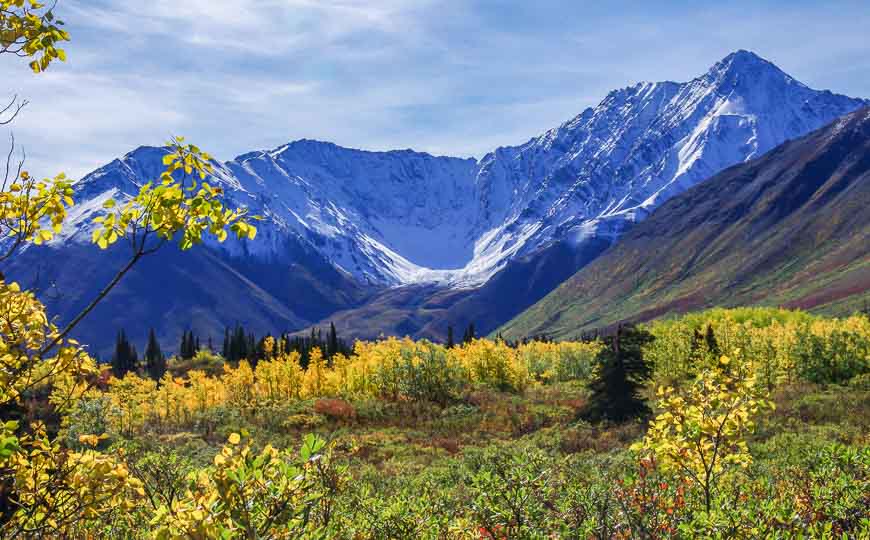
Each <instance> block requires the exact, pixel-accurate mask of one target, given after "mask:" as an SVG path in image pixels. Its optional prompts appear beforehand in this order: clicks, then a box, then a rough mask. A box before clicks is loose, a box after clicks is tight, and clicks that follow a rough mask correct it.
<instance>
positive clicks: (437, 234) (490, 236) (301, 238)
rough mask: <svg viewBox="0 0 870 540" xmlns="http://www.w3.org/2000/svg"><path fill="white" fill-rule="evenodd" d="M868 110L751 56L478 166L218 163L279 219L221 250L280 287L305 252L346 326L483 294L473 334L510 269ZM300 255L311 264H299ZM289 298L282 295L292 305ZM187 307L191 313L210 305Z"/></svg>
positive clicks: (322, 146) (253, 205) (457, 162)
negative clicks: (402, 296) (404, 307)
mask: <svg viewBox="0 0 870 540" xmlns="http://www.w3.org/2000/svg"><path fill="white" fill-rule="evenodd" d="M867 103H868V102H867V101H866V100H862V99H856V98H849V97H847V96H842V95H839V94H833V93H831V92H830V91H817V90H812V89H810V88H808V87H807V86H805V85H803V84H801V83H799V82H797V81H796V80H795V79H793V78H792V77H790V76H788V75H786V74H785V73H783V72H782V71H781V70H779V69H778V68H776V66H775V65H773V64H772V63H770V62H767V61H766V60H763V59H761V58H760V57H758V56H757V55H755V54H754V53H749V52H746V51H738V52H736V53H733V54H731V55H729V56H728V57H726V58H724V59H723V60H721V61H720V62H717V63H716V64H714V66H713V67H711V68H710V69H709V70H708V71H707V72H706V73H704V74H702V75H700V76H699V77H696V78H694V79H692V80H691V81H688V82H685V83H675V82H664V83H638V84H636V85H634V86H630V87H626V88H624V89H619V90H614V91H612V92H610V93H609V94H608V95H607V97H605V98H604V100H602V101H601V103H599V104H598V105H597V106H595V107H589V108H587V109H586V110H584V111H582V112H581V113H580V114H578V115H576V116H575V117H574V118H572V119H570V120H568V121H567V122H564V123H563V124H561V125H560V126H558V127H555V128H553V129H551V130H548V131H547V132H545V133H543V134H541V135H539V136H537V137H533V138H531V139H529V140H528V141H527V142H526V143H524V144H521V145H519V146H507V147H501V148H499V149H496V150H495V151H493V152H490V153H488V154H486V155H485V156H483V157H482V158H481V159H480V160H476V159H474V158H452V157H449V156H434V155H431V154H428V153H425V152H415V151H413V150H395V151H388V152H377V151H371V150H357V149H348V148H343V147H341V146H338V145H336V144H333V143H324V142H318V141H313V140H311V139H300V140H299V141H294V142H291V143H288V144H284V145H281V146H278V147H276V148H274V149H272V150H261V151H254V152H248V153H245V154H242V155H240V156H239V157H237V158H235V159H232V160H229V161H226V162H222V163H218V162H215V171H214V174H213V176H212V178H211V179H210V180H209V181H210V182H213V183H217V184H220V185H221V186H222V187H223V188H224V192H225V196H226V198H227V201H228V203H229V204H232V205H240V206H247V207H249V208H250V209H251V210H252V212H253V213H256V214H260V215H263V216H264V217H265V218H266V219H265V221H264V222H261V223H260V224H259V234H258V235H257V238H256V239H255V240H254V241H241V242H227V243H225V244H216V243H209V244H208V245H207V248H208V249H210V250H212V251H213V252H214V253H215V254H216V256H219V257H221V258H222V260H226V261H228V262H230V263H231V266H232V265H236V264H237V261H240V260H241V261H244V260H248V259H251V260H254V261H259V263H258V264H271V265H274V266H275V267H276V268H277V269H278V271H279V272H280V273H282V275H284V274H283V273H284V272H286V271H287V269H289V268H291V267H293V265H294V264H296V263H297V261H296V260H294V257H295V256H296V255H294V253H297V252H298V251H300V250H301V251H302V252H305V253H306V255H305V257H304V261H305V263H304V264H303V266H305V265H308V264H310V265H313V266H312V268H314V267H317V268H321V269H323V268H326V267H325V266H323V265H324V264H325V265H327V266H330V267H331V268H332V270H330V271H329V272H328V274H330V275H331V276H333V277H330V278H329V279H331V280H332V283H341V284H342V285H340V286H341V287H346V288H347V290H348V292H347V294H337V295H332V294H330V295H329V296H335V298H336V299H338V298H340V299H341V300H340V301H338V300H337V301H335V302H333V301H330V303H329V305H330V306H332V307H333V308H335V310H336V312H339V311H347V310H354V309H357V308H362V307H364V306H365V304H366V302H367V301H377V298H378V293H377V291H379V290H384V289H389V288H393V287H404V286H409V285H415V286H416V285H421V286H425V287H424V290H425V288H426V287H428V286H429V285H432V286H433V287H435V288H436V289H437V288H445V287H446V288H449V289H454V290H457V291H472V292H471V293H470V294H471V296H472V297H474V298H470V299H469V298H468V296H469V295H467V294H462V295H452V296H451V295H448V296H449V297H451V298H455V299H456V301H457V303H461V304H462V305H463V306H465V308H462V309H460V308H455V309H452V310H451V309H449V308H445V309H444V314H446V315H445V316H447V317H450V318H451V319H452V318H455V319H457V320H463V318H464V317H468V316H470V314H471V313H479V312H480V309H481V306H485V305H487V302H486V301H484V300H482V299H483V298H486V295H487V294H489V295H494V296H492V298H500V297H501V296H502V295H503V294H506V293H507V291H504V292H500V291H495V292H492V290H493V289H492V287H490V292H487V293H486V294H484V293H482V292H480V291H481V289H482V287H483V286H484V285H485V284H486V283H488V282H489V281H490V280H491V279H493V278H494V277H495V276H498V275H500V273H503V272H505V271H507V269H508V268H509V267H511V268H513V269H512V270H510V271H509V272H508V274H510V275H511V276H512V277H511V278H510V279H504V280H503V281H501V283H517V279H519V278H518V276H520V275H522V272H519V270H517V268H525V269H526V271H529V272H533V269H534V268H536V267H539V265H537V264H536V263H534V261H531V260H532V259H534V258H535V257H537V256H543V255H540V254H543V253H545V252H547V249H548V248H549V247H550V246H553V245H554V244H560V245H563V246H570V247H571V249H573V250H574V251H575V252H577V253H587V254H592V253H595V254H596V255H597V252H599V251H600V250H601V248H602V246H606V245H609V244H610V243H612V242H614V241H615V240H616V239H617V238H619V237H620V235H621V234H623V232H624V231H625V230H627V229H630V228H631V227H632V226H633V225H634V224H635V223H636V222H639V221H642V220H643V219H644V218H645V217H646V216H647V215H648V214H649V213H650V212H651V211H653V210H654V209H655V208H656V207H657V206H658V205H660V204H661V203H662V202H663V201H665V200H667V199H669V198H670V197H671V196H673V195H675V194H678V193H681V192H683V191H685V190H686V189H688V188H689V187H691V186H693V185H696V184H697V183H699V182H701V181H703V180H704V179H706V178H708V177H709V176H712V175H713V174H715V173H717V172H719V171H720V170H722V169H724V168H727V167H729V166H731V165H734V164H737V163H742V162H745V161H746V160H747V159H751V158H752V157H753V156H756V155H757V154H758V153H760V152H762V151H767V150H770V149H772V148H773V147H775V146H777V145H779V144H781V143H782V142H784V141H786V140H789V139H792V138H795V137H799V136H801V135H804V134H805V133H807V132H809V131H811V130H812V129H815V128H818V127H820V126H821V125H824V124H826V123H828V122H830V121H832V120H833V119H834V118H836V117H839V116H841V115H842V114H845V113H848V112H851V111H852V110H854V109H856V108H858V107H860V106H862V105H865V104H867ZM161 152H165V150H162V149H160V148H156V147H139V148H137V149H135V150H134V151H131V152H129V153H127V154H126V155H125V156H124V157H123V158H120V159H116V160H113V161H112V162H110V163H109V164H107V165H105V166H104V167H101V168H100V169H98V170H97V171H95V172H94V173H91V174H90V175H88V176H86V177H85V178H83V179H82V180H80V181H79V182H76V184H75V186H74V189H75V196H74V198H75V199H76V201H77V208H75V209H74V211H73V212H71V215H70V219H69V220H68V221H67V223H66V224H65V227H64V232H63V233H62V234H61V235H59V236H58V237H57V238H56V239H55V240H54V241H53V242H51V243H50V245H49V246H48V248H49V249H55V250H63V249H65V247H66V246H67V245H69V244H77V243H78V244H81V243H87V238H88V236H89V235H88V234H87V233H88V230H89V227H90V226H91V225H89V223H90V221H91V219H92V218H93V217H94V216H95V215H97V214H99V213H100V212H101V211H102V209H101V206H102V205H101V201H102V200H105V199H106V198H108V197H110V196H111V197H116V198H121V199H124V198H126V197H130V196H131V195H132V194H133V193H135V191H136V190H137V189H138V186H139V185H141V184H142V183H144V182H145V181H147V180H149V179H153V178H156V177H158V176H159V172H160V171H161V169H162V163H161V158H162V155H161ZM288 245H291V246H298V248H299V249H298V250H297V249H296V248H294V249H291V250H289V251H288V249H287V247H286V246H288ZM82 256H85V255H82ZM33 257H34V258H35V259H38V257H37V256H35V255H33ZM552 260H556V259H552ZM561 260H565V261H570V263H567V264H570V265H571V268H570V272H571V273H573V272H574V271H576V270H579V269H580V267H581V266H582V265H585V264H586V263H588V262H589V260H591V259H590V257H587V256H583V257H579V258H578V257H571V256H567V255H565V256H564V257H563V259H561ZM232 261H236V262H232ZM515 261H516V262H519V261H531V262H530V263H528V264H526V263H523V264H519V263H518V264H517V265H512V264H511V263H513V262H515ZM303 266H298V265H297V266H296V268H297V269H298V268H303ZM303 274H306V275H307V276H308V277H309V278H310V279H309V280H308V281H307V283H308V284H309V285H310V286H312V287H314V288H319V289H323V288H324V284H322V283H320V282H319V278H318V275H317V274H318V272H313V271H310V272H303ZM333 274H334V275H333ZM504 275H507V274H504ZM335 276H341V277H340V278H339V277H335ZM540 277H541V276H540V275H538V276H537V278H536V279H538V281H536V282H535V283H536V284H537V285H536V286H535V287H532V288H531V289H529V290H530V291H534V294H530V295H525V296H522V298H520V297H519V296H518V297H517V300H516V301H517V304H516V305H515V306H511V307H512V308H514V309H511V310H508V311H510V312H513V311H516V309H519V310H521V309H523V308H525V307H527V305H530V304H531V303H534V302H535V301H537V300H539V298H537V297H536V296H538V295H539V294H546V291H545V290H543V289H546V287H554V286H555V285H556V284H555V283H551V281H552V280H548V279H539V278H540ZM257 279H266V278H265V277H264V276H262V275H258V278H257ZM545 284H546V286H545ZM81 286H82V287H88V286H90V284H82V285H81ZM327 288H328V287H327ZM279 289H281V290H280V291H279V292H280V294H278V293H276V294H278V296H279V297H282V298H287V293H286V291H284V289H283V286H281V287H279ZM475 291H477V293H475ZM148 294H149V293H148V291H142V294H141V296H145V297H147V295H148ZM188 294H190V295H192V297H193V300H195V299H196V298H197V297H198V296H197V295H199V293H198V292H196V291H193V292H190V293H188ZM475 294H477V296H475ZM206 296H207V295H206ZM291 296H292V295H291ZM388 296H390V295H388ZM390 297H392V298H395V296H394V295H393V296H390ZM282 301H285V302H287V301H289V302H291V304H292V306H293V307H292V309H291V311H292V312H294V313H299V312H303V311H309V312H310V310H307V309H306V307H305V306H304V305H301V304H299V303H293V302H295V300H294V299H293V298H292V297H291V298H290V299H289V300H282ZM194 303H195V302H194ZM421 305H427V304H426V302H423V304H421ZM236 309H243V306H237V308H236ZM264 309H267V310H268V308H264ZM465 310H467V311H465ZM350 315H351V317H350V319H351V320H352V319H353V318H354V317H355V315H353V314H350ZM408 316H409V317H416V316H413V315H411V314H410V313H409V314H408ZM282 317H283V316H282ZM282 317H278V318H277V319H281V318H282ZM327 317H328V315H327ZM283 318H284V319H286V320H290V319H293V318H292V317H290V318H288V317H283ZM299 319H300V320H304V321H306V322H307V323H309V324H310V323H315V322H317V321H318V320H321V318H313V319H310V318H307V317H299ZM424 319H425V318H423V319H421V318H417V320H420V321H424ZM449 322H450V321H445V320H443V319H440V318H437V319H435V320H427V321H425V324H422V325H420V326H419V328H417V331H421V332H422V331H426V332H429V333H428V334H427V335H433V336H437V335H440V334H441V333H442V332H443V331H444V329H445V325H446V324H447V323H449ZM503 322H506V321H493V322H492V324H501V323H503ZM232 323H233V321H228V322H227V324H232ZM373 323H376V321H373ZM433 325H435V326H433ZM412 326H413V325H412ZM402 327H403V328H408V327H409V326H407V325H405V326H402ZM286 329H287V328H274V327H271V328H266V329H264V331H278V330H286ZM424 329H427V330H424ZM174 331H176V332H180V331H179V330H177V329H176V330H174Z"/></svg>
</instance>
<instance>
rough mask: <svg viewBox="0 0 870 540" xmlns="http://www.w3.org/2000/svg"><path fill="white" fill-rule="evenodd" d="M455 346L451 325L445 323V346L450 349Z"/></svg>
mask: <svg viewBox="0 0 870 540" xmlns="http://www.w3.org/2000/svg"><path fill="white" fill-rule="evenodd" d="M455 346H456V343H455V342H454V340H453V325H452V324H449V325H447V348H448V349H452V348H453V347H455Z"/></svg>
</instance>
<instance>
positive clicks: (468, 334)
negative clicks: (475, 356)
mask: <svg viewBox="0 0 870 540" xmlns="http://www.w3.org/2000/svg"><path fill="white" fill-rule="evenodd" d="M476 337H477V335H476V334H475V332H474V323H469V325H468V328H466V329H465V334H463V335H462V342H463V343H471V342H472V341H474V340H475V338H476Z"/></svg>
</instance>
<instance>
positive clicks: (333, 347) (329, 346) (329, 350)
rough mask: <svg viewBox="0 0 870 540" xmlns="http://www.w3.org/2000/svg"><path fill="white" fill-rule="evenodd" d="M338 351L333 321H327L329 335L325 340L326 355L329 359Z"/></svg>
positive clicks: (336, 334)
mask: <svg viewBox="0 0 870 540" xmlns="http://www.w3.org/2000/svg"><path fill="white" fill-rule="evenodd" d="M337 353H338V333H337V332H336V331H335V323H332V322H330V323H329V336H328V337H327V341H326V357H327V358H329V359H331V358H332V357H333V356H335V355H336V354H337Z"/></svg>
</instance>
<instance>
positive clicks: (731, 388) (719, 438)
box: [633, 356, 773, 512]
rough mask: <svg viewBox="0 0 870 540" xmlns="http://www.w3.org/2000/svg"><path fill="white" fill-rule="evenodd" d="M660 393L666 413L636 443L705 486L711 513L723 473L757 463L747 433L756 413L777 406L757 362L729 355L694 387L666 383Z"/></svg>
mask: <svg viewBox="0 0 870 540" xmlns="http://www.w3.org/2000/svg"><path fill="white" fill-rule="evenodd" d="M658 396H659V402H658V408H659V409H660V410H661V411H662V412H661V413H660V414H659V415H658V416H657V417H656V418H655V420H654V421H653V422H652V424H650V428H649V431H648V432H647V435H646V437H645V438H644V440H643V442H642V443H638V444H637V445H635V446H634V447H633V448H634V449H635V450H640V451H644V452H648V453H651V454H653V455H654V456H655V457H656V458H658V460H659V461H660V462H661V463H662V464H663V465H664V466H665V467H667V468H670V469H673V470H674V471H676V472H678V473H680V474H682V475H684V476H685V477H686V478H687V479H688V480H689V481H691V482H693V483H695V484H696V485H697V486H698V487H700V488H701V491H702V492H703V493H704V505H705V508H706V510H707V512H710V510H711V508H712V506H713V502H714V501H715V497H716V494H717V489H718V485H719V482H720V481H721V480H722V478H723V477H725V476H728V475H730V474H732V473H734V472H736V471H738V470H741V469H744V468H746V467H747V466H748V465H749V463H751V461H752V456H751V455H750V454H749V449H748V447H747V445H746V440H745V437H746V436H747V435H748V434H750V433H752V432H753V431H754V429H755V420H754V419H755V417H756V416H757V415H758V414H759V413H760V412H761V411H763V410H772V409H773V403H772V402H770V401H768V400H767V399H766V396H765V395H764V394H763V393H762V391H761V390H760V385H759V384H757V381H756V378H755V375H754V374H753V367H752V364H751V363H750V362H745V363H744V364H743V365H741V366H732V365H731V360H730V359H729V358H728V357H727V356H723V357H722V358H721V359H720V361H719V365H718V366H716V367H715V368H713V369H706V370H704V371H702V372H701V373H700V375H698V377H697V378H696V379H695V381H694V383H693V384H691V385H690V386H689V387H688V388H686V389H684V390H682V391H677V390H675V389H674V388H672V387H667V388H660V389H659V390H658Z"/></svg>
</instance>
